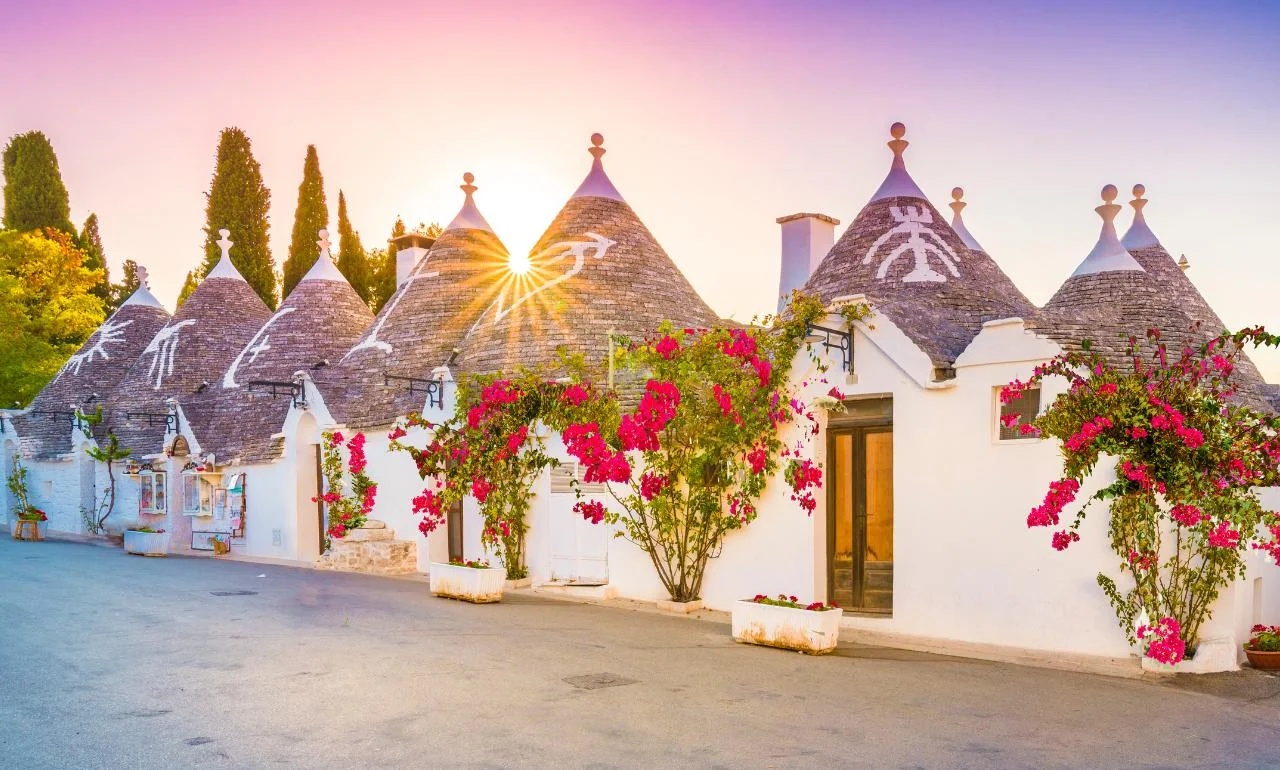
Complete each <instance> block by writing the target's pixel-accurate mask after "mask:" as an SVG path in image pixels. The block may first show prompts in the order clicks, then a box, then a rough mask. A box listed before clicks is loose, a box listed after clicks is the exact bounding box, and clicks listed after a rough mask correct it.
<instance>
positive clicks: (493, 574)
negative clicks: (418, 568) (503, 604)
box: [431, 561, 507, 604]
mask: <svg viewBox="0 0 1280 770" xmlns="http://www.w3.org/2000/svg"><path fill="white" fill-rule="evenodd" d="M506 581H507V571H506V569H504V568H502V567H486V568H482V569H474V568H472V567H459V566H458V565H456V564H441V563H440V562H434V561H433V562H431V593H432V594H434V595H435V596H444V597H447V598H449V599H461V600H463V601H464V602H473V603H475V604H489V603H491V602H500V601H502V588H503V585H504V584H505V583H506Z"/></svg>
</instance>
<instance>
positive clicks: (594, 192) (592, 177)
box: [572, 133, 626, 203]
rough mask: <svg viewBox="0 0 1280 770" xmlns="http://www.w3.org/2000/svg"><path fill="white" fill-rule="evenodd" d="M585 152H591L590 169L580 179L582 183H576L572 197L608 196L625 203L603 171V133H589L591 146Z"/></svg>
mask: <svg viewBox="0 0 1280 770" xmlns="http://www.w3.org/2000/svg"><path fill="white" fill-rule="evenodd" d="M587 152H589V153H591V170H590V171H589V172H587V178H586V179H583V180H582V184H580V185H578V189H577V190H575V191H574V193H573V196H572V197H574V198H585V197H588V196H591V197H596V198H609V199H611V200H615V201H621V202H623V203H625V202H626V201H623V199H622V193H620V192H618V188H616V187H614V186H613V182H611V181H610V180H609V175H608V174H606V173H604V163H603V162H601V160H600V159H601V158H603V157H604V153H605V149H604V134H600V133H595V134H592V135H591V146H590V147H588V148H587Z"/></svg>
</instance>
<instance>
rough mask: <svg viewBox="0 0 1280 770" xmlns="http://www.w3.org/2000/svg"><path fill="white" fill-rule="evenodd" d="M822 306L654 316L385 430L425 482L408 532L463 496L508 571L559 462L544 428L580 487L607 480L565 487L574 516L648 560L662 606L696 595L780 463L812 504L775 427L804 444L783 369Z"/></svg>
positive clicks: (807, 416)
mask: <svg viewBox="0 0 1280 770" xmlns="http://www.w3.org/2000/svg"><path fill="white" fill-rule="evenodd" d="M825 315H826V311H825V309H824V308H823V307H822V305H821V304H820V303H819V302H818V301H817V300H815V299H813V298H810V297H805V296H803V295H797V296H796V297H794V298H793V300H792V302H791V304H790V307H789V310H788V313H787V314H786V315H785V316H783V317H781V318H778V319H771V320H772V321H773V322H772V323H771V324H770V325H769V326H749V327H742V328H738V327H735V328H717V329H692V328H675V327H673V326H671V325H669V324H667V325H664V326H662V327H661V328H660V329H658V330H656V333H655V334H654V335H653V336H651V337H649V338H647V339H643V340H631V339H627V338H622V337H617V338H615V339H614V343H615V352H614V354H613V356H614V357H613V361H612V362H604V363H597V364H596V365H594V367H593V366H591V365H589V364H588V363H586V362H583V361H581V360H580V359H579V360H573V359H566V360H565V361H564V362H562V366H561V371H562V372H568V374H569V376H568V377H567V378H560V379H557V380H551V379H549V378H548V374H547V373H546V372H536V371H528V370H524V371H521V372H520V373H518V374H516V375H515V376H511V377H495V376H491V377H483V378H479V379H476V380H470V381H468V382H467V383H464V385H463V387H462V388H460V392H459V396H458V399H457V405H456V407H455V414H454V417H453V418H452V419H451V420H449V421H448V422H446V423H445V424H443V425H432V424H430V423H428V422H426V421H425V420H423V419H422V418H421V417H418V416H410V417H409V418H407V419H405V420H403V421H402V422H401V424H399V425H397V427H396V428H395V430H393V431H392V433H391V434H390V438H391V439H392V447H393V448H395V449H399V450H402V451H406V452H408V453H409V454H410V455H411V456H412V457H413V459H414V462H415V463H416V464H417V466H418V470H419V473H420V474H421V475H422V477H423V478H424V479H428V484H427V488H426V489H425V490H424V491H423V493H422V494H421V495H420V496H419V497H418V498H416V499H415V501H414V507H415V511H416V512H417V513H419V514H421V515H422V516H423V518H422V523H421V525H420V529H421V530H422V531H423V533H424V534H426V533H429V532H431V531H433V530H434V529H435V528H436V527H438V526H439V525H440V524H441V523H443V521H444V516H445V511H446V510H447V509H448V507H449V506H450V505H453V504H456V503H457V502H458V501H460V500H461V499H462V498H463V497H465V496H467V495H470V496H472V497H474V498H475V499H476V500H477V501H479V503H480V506H481V511H482V513H483V515H484V518H485V530H484V533H483V538H484V542H485V544H486V546H490V545H493V544H499V545H500V546H501V547H502V549H503V561H504V563H505V564H507V568H508V574H509V576H512V577H515V576H516V575H521V576H522V575H523V574H524V568H523V564H522V562H521V561H520V560H519V558H520V556H521V555H522V553H523V542H524V535H525V531H526V529H527V524H526V523H525V514H526V513H527V512H528V509H529V496H530V493H531V491H530V490H531V485H532V482H533V480H534V479H535V478H537V476H538V475H539V474H540V473H541V472H542V471H543V469H545V468H546V467H549V466H551V465H554V464H556V463H557V461H556V460H555V459H554V457H553V456H551V455H550V454H549V453H548V452H547V449H546V446H545V438H544V434H545V432H546V431H553V432H558V433H559V434H560V435H561V438H562V439H563V442H564V445H565V450H566V451H567V452H568V454H569V455H571V456H572V457H574V458H575V459H576V460H577V461H578V463H579V464H580V466H581V468H582V481H584V482H586V483H591V484H605V485H606V486H607V488H608V490H609V497H610V498H611V500H612V502H611V503H610V504H608V505H606V504H605V503H603V502H601V501H600V500H598V499H585V496H584V495H583V494H582V491H581V487H580V486H577V482H576V481H575V488H576V489H577V490H578V493H579V495H578V496H579V502H578V503H577V505H576V506H575V510H576V511H577V512H578V513H579V514H580V515H582V516H583V517H584V518H585V519H586V520H588V521H591V522H592V523H596V524H599V523H602V522H607V523H609V524H611V525H615V526H617V527H618V534H619V536H622V537H625V538H627V539H628V540H630V541H631V542H633V543H635V544H636V545H637V546H639V547H640V548H641V549H642V550H643V551H644V552H645V553H647V554H648V555H649V557H650V559H651V560H652V562H653V565H654V567H655V569H656V570H657V573H658V577H659V579H660V580H661V581H662V584H663V586H664V587H665V588H666V589H667V591H668V592H669V594H670V596H671V598H672V599H673V600H675V601H691V600H694V599H697V598H698V597H699V596H700V595H701V590H702V580H703V575H704V573H705V570H706V565H707V561H708V559H710V558H712V557H714V556H715V555H716V554H718V553H719V551H720V548H721V546H722V544H723V542H724V537H725V535H726V534H727V533H728V532H730V531H733V530H735V529H739V528H741V527H743V526H745V525H746V524H748V523H749V522H751V521H752V520H753V519H754V518H755V517H756V501H757V499H758V498H759V496H760V494H761V493H762V492H763V491H764V488H765V485H766V483H767V480H768V478H769V477H770V476H771V475H772V474H773V473H774V472H775V471H776V470H777V469H778V466H779V463H780V462H785V464H786V466H785V469H784V471H785V472H784V477H785V479H786V481H787V483H788V484H789V485H790V487H791V490H792V498H793V499H794V500H795V501H796V503H797V504H798V505H799V506H800V507H801V508H802V509H804V510H805V511H808V512H812V511H813V509H814V507H815V506H816V500H815V498H814V494H815V492H816V490H818V489H819V488H820V486H821V480H822V471H821V469H819V468H818V467H817V466H816V465H815V464H814V463H813V461H812V460H810V459H808V457H807V456H806V453H805V452H804V451H802V449H803V447H802V446H801V445H802V444H803V443H804V442H803V441H801V442H799V444H795V445H791V446H787V445H784V443H783V441H782V439H781V438H780V435H781V433H780V432H781V430H782V429H783V427H784V426H786V425H788V424H790V423H792V422H794V421H796V420H801V421H804V422H805V425H804V426H803V430H802V431H801V432H802V433H803V434H804V435H805V436H806V437H808V436H811V435H813V434H814V433H816V430H817V427H816V425H817V424H816V421H815V420H814V417H813V414H812V412H811V411H810V410H809V409H808V408H807V407H806V406H805V405H804V404H803V403H801V401H800V400H799V399H798V398H797V396H796V394H795V393H793V392H792V390H791V385H792V384H791V383H790V381H789V377H788V374H789V371H790V368H791V364H792V361H793V360H794V359H795V357H796V354H797V353H798V352H799V351H800V349H801V347H802V346H803V344H804V340H805V337H806V335H807V332H808V329H809V325H810V324H811V323H812V322H814V321H816V320H818V319H819V318H822V317H823V316H825ZM848 315H849V314H847V313H846V316H848ZM609 363H612V367H610V366H609ZM603 371H611V372H616V373H617V382H618V383H619V385H618V387H617V388H611V387H603V386H601V385H597V384H596V383H597V382H599V381H600V375H599V373H600V372H603ZM609 382H612V379H611V380H610V381H609ZM620 394H622V395H620ZM413 427H421V428H424V429H426V430H427V431H429V432H430V434H431V436H432V438H431V439H430V443H429V444H428V446H427V447H425V448H417V447H415V446H413V445H412V444H411V443H406V442H405V441H402V439H404V437H405V436H406V435H407V432H406V431H407V430H408V429H410V428H413ZM513 565H519V571H518V572H517V571H515V570H513Z"/></svg>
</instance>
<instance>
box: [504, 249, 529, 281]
mask: <svg viewBox="0 0 1280 770" xmlns="http://www.w3.org/2000/svg"><path fill="white" fill-rule="evenodd" d="M530 267H531V265H530V264H529V257H528V256H527V255H522V253H521V252H519V251H517V252H516V253H515V254H513V255H511V257H510V258H509V259H508V260H507V269H508V270H510V271H511V272H512V273H514V274H516V275H525V274H526V273H528V272H529V268H530Z"/></svg>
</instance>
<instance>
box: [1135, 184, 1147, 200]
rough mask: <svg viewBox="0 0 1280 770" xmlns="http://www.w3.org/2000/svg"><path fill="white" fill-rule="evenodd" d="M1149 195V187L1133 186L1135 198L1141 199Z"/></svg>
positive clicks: (1142, 185)
mask: <svg viewBox="0 0 1280 770" xmlns="http://www.w3.org/2000/svg"><path fill="white" fill-rule="evenodd" d="M1146 194H1147V186H1146V185H1144V184H1135V185H1134V186H1133V197H1135V198H1141V197H1142V196H1144V195H1146Z"/></svg>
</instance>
